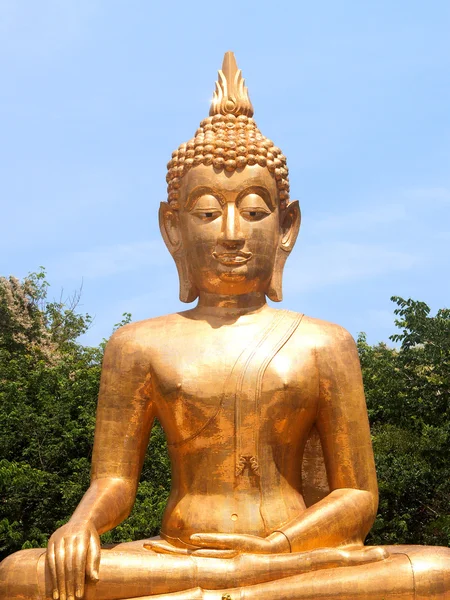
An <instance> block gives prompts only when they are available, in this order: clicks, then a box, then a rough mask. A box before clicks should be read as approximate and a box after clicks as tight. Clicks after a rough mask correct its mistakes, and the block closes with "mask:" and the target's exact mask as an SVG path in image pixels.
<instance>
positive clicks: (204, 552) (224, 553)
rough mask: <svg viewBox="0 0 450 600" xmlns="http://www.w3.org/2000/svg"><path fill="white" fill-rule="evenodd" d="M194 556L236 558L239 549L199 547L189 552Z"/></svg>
mask: <svg viewBox="0 0 450 600" xmlns="http://www.w3.org/2000/svg"><path fill="white" fill-rule="evenodd" d="M189 554H191V555H192V556H202V557H204V558H234V557H235V556H237V555H238V554H239V551H238V550H216V549H215V548H199V549H198V550H192V551H190V552H189Z"/></svg>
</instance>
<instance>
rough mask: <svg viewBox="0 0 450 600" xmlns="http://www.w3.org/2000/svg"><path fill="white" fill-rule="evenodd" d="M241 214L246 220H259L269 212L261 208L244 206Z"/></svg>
mask: <svg viewBox="0 0 450 600" xmlns="http://www.w3.org/2000/svg"><path fill="white" fill-rule="evenodd" d="M241 215H242V217H243V218H244V219H245V220H246V221H261V220H262V219H264V218H265V217H267V216H268V215H270V212H269V211H268V210H264V209H262V208H246V209H245V210H241Z"/></svg>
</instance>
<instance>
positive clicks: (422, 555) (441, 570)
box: [408, 546, 450, 600]
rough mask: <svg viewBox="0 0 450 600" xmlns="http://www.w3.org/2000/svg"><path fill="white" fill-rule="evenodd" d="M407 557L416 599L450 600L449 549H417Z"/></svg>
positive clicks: (430, 547)
mask: <svg viewBox="0 0 450 600" xmlns="http://www.w3.org/2000/svg"><path fill="white" fill-rule="evenodd" d="M408 556H409V559H410V561H411V565H412V569H413V573H414V584H415V592H416V597H417V599H418V600H419V599H421V598H433V600H434V599H436V600H438V599H439V600H450V548H443V547H439V546H436V547H432V546H428V547H422V548H420V547H417V549H413V550H410V551H409V552H408Z"/></svg>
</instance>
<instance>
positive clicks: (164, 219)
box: [159, 202, 198, 302]
mask: <svg viewBox="0 0 450 600" xmlns="http://www.w3.org/2000/svg"><path fill="white" fill-rule="evenodd" d="M159 229H160V231H161V235H162V237H163V240H164V243H165V244H166V246H167V249H168V250H169V252H170V254H171V255H172V258H173V259H174V261H175V265H176V267H177V271H178V279H179V281H180V300H181V302H193V301H194V300H195V299H196V298H197V297H198V290H197V288H196V286H195V284H194V282H193V279H192V275H191V272H190V269H189V264H188V261H187V259H186V252H185V251H184V248H183V243H182V239H181V235H180V228H179V218H178V212H177V211H176V210H175V209H173V208H172V207H171V206H170V205H169V204H168V203H167V202H161V205H160V207H159Z"/></svg>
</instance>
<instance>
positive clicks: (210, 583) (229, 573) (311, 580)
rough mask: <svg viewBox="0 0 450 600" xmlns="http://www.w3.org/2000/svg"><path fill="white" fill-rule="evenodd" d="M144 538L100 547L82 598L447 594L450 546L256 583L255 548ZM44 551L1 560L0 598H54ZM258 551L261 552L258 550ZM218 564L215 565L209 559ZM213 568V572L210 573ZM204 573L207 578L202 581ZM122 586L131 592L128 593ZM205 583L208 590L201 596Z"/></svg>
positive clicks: (436, 599)
mask: <svg viewBox="0 0 450 600" xmlns="http://www.w3.org/2000/svg"><path fill="white" fill-rule="evenodd" d="M143 543H144V540H140V541H136V542H128V543H121V544H117V545H116V546H114V547H113V548H109V549H104V550H102V556H101V562H100V581H99V582H98V583H96V584H92V583H87V585H86V592H85V599H86V600H127V599H130V600H131V599H132V598H139V599H141V598H142V599H144V598H153V599H154V600H159V599H163V598H167V600H176V599H178V598H183V597H184V598H185V600H191V599H192V600H194V599H195V598H197V597H198V598H208V599H211V600H216V599H217V600H222V594H225V595H226V594H227V593H228V594H230V596H231V598H232V599H233V600H237V599H238V598H239V599H243V598H245V599H248V600H253V599H255V600H256V598H261V597H264V598H265V597H267V598H270V600H307V599H308V600H313V599H315V598H324V597H325V596H324V592H327V595H326V598H327V600H332V599H336V600H346V599H350V598H355V599H356V598H361V599H372V598H373V599H374V600H375V599H377V600H382V599H386V600H387V599H388V598H395V599H396V600H422V599H424V600H425V599H429V600H431V599H432V600H449V599H450V548H444V547H431V546H413V545H408V546H406V545H404V546H401V545H398V546H386V547H385V548H386V549H387V550H388V552H389V553H390V556H389V558H387V559H386V560H382V561H379V562H374V563H370V564H368V565H360V566H348V567H340V568H331V569H322V570H317V571H312V572H309V573H303V574H299V575H293V576H289V577H283V578H281V579H273V576H274V574H272V580H267V576H266V579H265V580H263V581H260V582H258V583H255V573H254V564H255V562H254V558H255V557H254V555H240V556H239V557H236V559H225V560H224V559H221V560H219V559H211V558H202V557H196V558H195V559H194V558H192V557H191V556H186V555H180V556H177V555H174V556H171V555H161V554H156V553H154V552H152V551H149V550H146V549H145V548H144V547H143ZM45 554H46V550H45V549H42V548H38V549H31V550H21V551H19V552H16V553H14V554H12V555H11V556H9V557H7V558H6V559H5V560H4V561H3V562H2V563H1V564H0V599H1V600H38V599H39V600H44V599H45V600H46V599H51V598H52V585H51V578H50V572H49V570H48V568H47V567H46V560H45ZM246 558H247V559H248V560H246ZM258 558H259V559H261V558H262V556H261V555H258ZM243 559H244V560H243ZM194 563H196V564H195V566H194ZM213 563H214V566H213V568H211V567H210V566H209V565H211V564H213ZM219 563H220V564H219ZM168 572H170V578H168V577H167V573H168ZM208 573H211V574H210V575H209V576H208V575H207V574H208ZM393 573H394V574H395V576H394V577H393V576H392V575H393ZM202 574H203V579H204V580H203V581H200V578H201V577H202ZM269 577H270V576H269ZM124 585H125V587H126V590H127V592H126V593H127V596H126V598H124V596H123V589H124ZM183 586H184V589H183ZM186 586H188V587H186ZM119 589H120V590H121V591H119ZM202 590H208V591H205V595H203V592H202ZM183 594H189V596H183ZM191 594H192V595H191ZM197 594H198V596H197ZM237 594H239V595H237Z"/></svg>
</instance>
